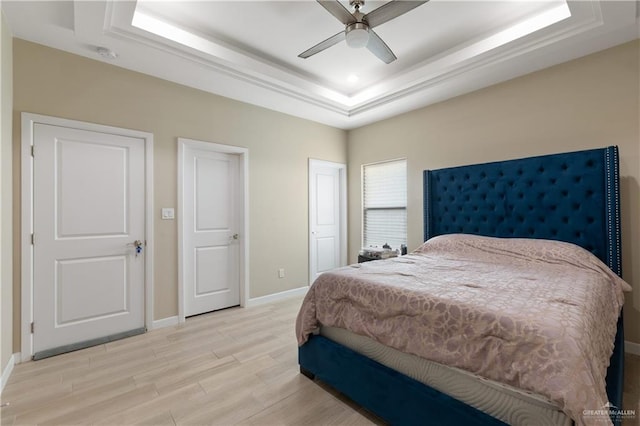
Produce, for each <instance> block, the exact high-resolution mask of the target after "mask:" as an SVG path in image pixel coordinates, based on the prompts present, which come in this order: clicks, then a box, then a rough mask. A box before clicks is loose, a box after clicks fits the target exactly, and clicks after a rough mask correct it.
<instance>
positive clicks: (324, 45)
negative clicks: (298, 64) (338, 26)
mask: <svg viewBox="0 0 640 426" xmlns="http://www.w3.org/2000/svg"><path fill="white" fill-rule="evenodd" d="M344 39H345V32H344V31H340V32H339V33H338V34H335V35H332V36H331V37H329V38H328V39H326V40H325V41H321V42H320V43H318V44H316V45H315V46H313V47H312V48H311V49H307V50H305V51H304V52H302V53H301V54H299V55H298V57H299V58H303V59H307V58H308V57H309V56H312V55H315V54H316V53H320V52H322V51H323V50H325V49H328V48H329V47H331V46H333V45H334V44H338V43H340V42H341V41H342V40H344Z"/></svg>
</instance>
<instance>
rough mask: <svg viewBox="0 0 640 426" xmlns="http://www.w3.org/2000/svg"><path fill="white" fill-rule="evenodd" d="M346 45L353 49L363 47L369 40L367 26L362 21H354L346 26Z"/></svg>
mask: <svg viewBox="0 0 640 426" xmlns="http://www.w3.org/2000/svg"><path fill="white" fill-rule="evenodd" d="M346 38H347V45H348V46H349V47H352V48H354V49H358V48H360V47H365V46H366V45H367V43H368V42H369V26H368V25H367V24H364V23H362V22H356V23H354V24H351V25H349V26H348V27H347V30H346Z"/></svg>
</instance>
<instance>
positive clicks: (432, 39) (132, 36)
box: [2, 0, 639, 129]
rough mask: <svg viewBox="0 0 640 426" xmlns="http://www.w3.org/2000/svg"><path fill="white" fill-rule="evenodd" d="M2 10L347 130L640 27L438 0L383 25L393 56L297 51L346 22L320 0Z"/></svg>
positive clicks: (29, 5) (629, 14) (620, 14)
mask: <svg viewBox="0 0 640 426" xmlns="http://www.w3.org/2000/svg"><path fill="white" fill-rule="evenodd" d="M384 3H386V2H384V1H367V2H366V3H365V6H364V8H363V10H362V11H363V12H364V13H367V12H370V11H371V10H373V9H375V8H377V7H379V6H381V5H383V4H384ZM343 5H344V6H345V7H347V8H349V4H348V1H344V2H343ZM2 9H3V12H4V13H5V15H6V17H7V20H8V22H9V25H10V27H11V29H12V31H13V34H14V36H16V37H19V38H23V39H26V40H29V41H33V42H36V43H40V44H43V45H47V46H51V47H54V48H57V49H61V50H65V51H68V52H72V53H75V54H78V55H82V56H86V57H90V58H93V59H98V60H102V61H108V62H110V63H112V64H114V65H117V66H121V67H124V68H128V69H132V70H135V71H139V72H143V73H146V74H150V75H153V76H156V77H160V78H163V79H167V80H170V81H174V82H177V83H180V84H184V85H187V86H191V87H194V88H197V89H201V90H205V91H208V92H211V93H216V94H219V95H222V96H226V97H229V98H233V99H237V100H240V101H243V102H248V103H251V104H255V105H259V106H262V107H266V108H269V109H273V110H277V111H280V112H284V113H287V114H291V115H294V116H299V117H302V118H306V119H310V120H314V121H318V122H321V123H325V124H328V125H331V126H335V127H339V128H343V129H349V128H355V127H359V126H362V125H365V124H368V123H371V122H373V121H377V120H381V119H384V118H388V117H391V116H393V115H397V114H400V113H402V112H406V111H410V110H412V109H416V108H419V107H422V106H426V105H429V104H432V103H434V102H438V101H441V100H444V99H448V98H451V97H453V96H458V95H460V94H464V93H467V92H470V91H473V90H477V89H480V88H482V87H486V86H489V85H492V84H496V83H498V82H501V81H505V80H508V79H511V78H514V77H517V76H519V75H523V74H526V73H529V72H533V71H536V70H539V69H542V68H545V67H549V66H552V65H555V64H558V63H561V62H565V61H568V60H571V59H574V58H577V57H580V56H583V55H586V54H589V53H593V52H596V51H599V50H602V49H605V48H608V47H611V46H614V45H617V44H620V43H624V42H626V41H629V40H633V39H635V38H637V37H638V29H639V26H638V18H637V2H634V1H620V2H615V1H597V0H593V1H564V0H543V1H528V0H513V1H479V0H475V1H452V0H431V1H429V2H427V3H425V4H423V5H421V6H418V7H417V8H415V9H413V10H411V11H409V12H408V13H406V14H404V15H401V16H399V17H397V18H396V19H393V20H391V21H389V22H387V23H384V24H382V25H380V26H378V27H376V29H375V31H376V33H378V35H379V36H380V37H382V38H383V39H384V41H385V42H386V43H387V45H388V46H389V47H390V48H391V49H392V50H393V52H394V53H395V54H396V56H397V57H398V59H397V60H396V61H394V62H392V63H391V64H388V65H387V64H385V63H383V62H382V61H380V60H379V59H377V58H376V57H375V56H374V55H372V54H371V53H370V52H369V51H368V50H366V49H352V48H350V47H348V46H347V45H346V43H344V42H342V43H340V44H338V45H335V46H333V47H331V48H329V49H327V50H325V51H323V52H321V53H318V54H316V55H314V56H312V57H310V58H308V59H301V58H299V57H298V54H299V53H301V52H302V51H304V50H306V49H307V48H309V47H311V46H313V45H315V44H316V43H318V42H320V41H322V40H324V39H326V38H328V37H329V36H332V35H333V34H335V33H337V32H339V31H341V30H343V29H344V26H343V25H342V24H341V23H340V22H339V21H338V20H337V19H336V18H334V17H333V16H332V15H330V14H329V13H328V12H327V11H326V10H325V9H324V8H323V7H321V5H319V4H318V3H317V2H315V1H311V0H303V1H149V0H139V1H137V2H135V1H133V2H130V1H66V2H65V1H56V2H46V1H45V2H33V1H6V0H4V1H3V2H2ZM99 47H105V48H107V49H111V51H113V52H114V53H115V54H117V57H116V58H110V57H108V55H107V57H103V56H100V55H99V53H98V48H99Z"/></svg>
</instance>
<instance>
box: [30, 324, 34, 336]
mask: <svg viewBox="0 0 640 426" xmlns="http://www.w3.org/2000/svg"><path fill="white" fill-rule="evenodd" d="M33 324H34V323H31V334H33Z"/></svg>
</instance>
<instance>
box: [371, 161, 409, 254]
mask: <svg viewBox="0 0 640 426" xmlns="http://www.w3.org/2000/svg"><path fill="white" fill-rule="evenodd" d="M362 204H363V218H362V223H363V226H362V229H363V232H362V246H363V247H371V246H377V247H382V246H383V245H384V244H385V243H386V244H389V245H390V246H391V248H392V249H394V250H395V249H400V245H401V244H407V160H395V161H386V162H384V163H375V164H367V165H364V166H362Z"/></svg>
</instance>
